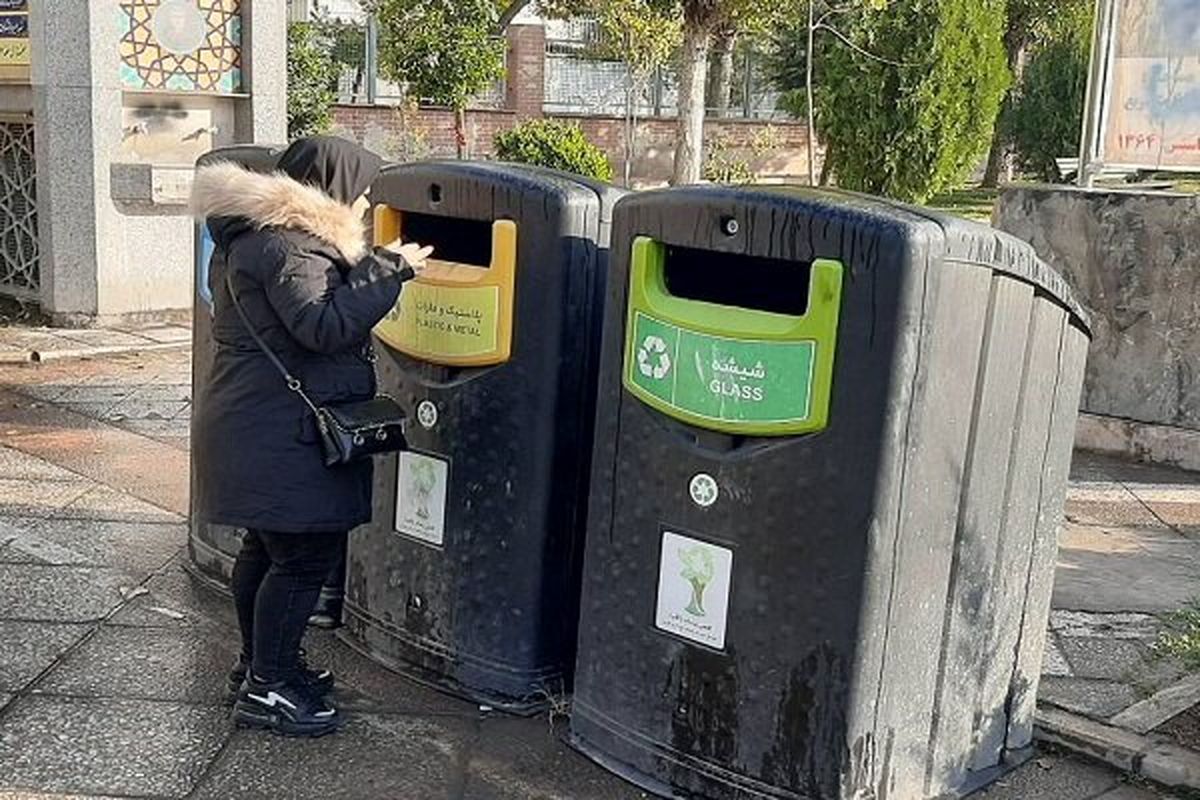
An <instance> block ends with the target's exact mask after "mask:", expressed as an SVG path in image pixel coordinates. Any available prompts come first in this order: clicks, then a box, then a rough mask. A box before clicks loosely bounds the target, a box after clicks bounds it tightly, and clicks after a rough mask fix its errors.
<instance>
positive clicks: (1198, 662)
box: [1154, 598, 1200, 672]
mask: <svg viewBox="0 0 1200 800" xmlns="http://www.w3.org/2000/svg"><path fill="white" fill-rule="evenodd" d="M1162 623H1163V629H1162V631H1161V632H1159V634H1158V641H1156V642H1155V643H1154V652H1155V653H1156V654H1158V655H1161V656H1165V657H1168V658H1175V659H1178V660H1179V662H1180V663H1181V664H1183V666H1184V668H1186V669H1187V670H1188V671H1189V672H1200V598H1197V599H1195V600H1192V601H1191V602H1190V603H1188V604H1187V605H1186V606H1184V607H1183V608H1181V609H1179V610H1178V611H1172V612H1171V613H1170V614H1164V615H1163V617H1162Z"/></svg>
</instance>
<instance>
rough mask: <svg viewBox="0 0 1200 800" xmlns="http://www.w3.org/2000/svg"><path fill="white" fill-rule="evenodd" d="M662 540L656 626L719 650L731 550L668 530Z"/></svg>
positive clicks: (726, 611) (726, 610) (722, 642)
mask: <svg viewBox="0 0 1200 800" xmlns="http://www.w3.org/2000/svg"><path fill="white" fill-rule="evenodd" d="M662 536H663V539H662V550H661V561H660V563H659V572H658V600H657V603H656V609H655V617H654V624H655V627H657V628H658V629H659V630H661V631H666V632H667V633H671V634H674V635H676V636H679V637H682V638H684V639H687V640H689V641H692V642H696V643H698V644H702V645H704V646H706V647H711V648H714V649H716V650H722V649H724V648H725V626H726V622H727V617H728V614H729V600H730V586H731V585H732V578H733V551H732V550H730V549H729V548H728V547H722V546H720V545H717V544H713V543H711V542H705V541H702V540H700V539H695V538H692V537H691V536H684V535H683V534H679V533H674V532H672V531H663V535H662Z"/></svg>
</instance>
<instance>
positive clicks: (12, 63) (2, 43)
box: [0, 39, 30, 67]
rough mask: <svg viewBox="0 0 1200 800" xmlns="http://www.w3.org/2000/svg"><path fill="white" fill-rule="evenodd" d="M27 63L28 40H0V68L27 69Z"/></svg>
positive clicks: (28, 56) (28, 57)
mask: <svg viewBox="0 0 1200 800" xmlns="http://www.w3.org/2000/svg"><path fill="white" fill-rule="evenodd" d="M29 61H30V48H29V40H28V39H0V66H5V67H27V66H29Z"/></svg>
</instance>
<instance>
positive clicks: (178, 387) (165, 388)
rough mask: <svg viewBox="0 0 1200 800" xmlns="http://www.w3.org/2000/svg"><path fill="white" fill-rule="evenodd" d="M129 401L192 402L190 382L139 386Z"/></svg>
mask: <svg viewBox="0 0 1200 800" xmlns="http://www.w3.org/2000/svg"><path fill="white" fill-rule="evenodd" d="M129 399H130V401H132V402H140V403H184V404H190V403H191V401H192V386H191V382H190V381H188V382H184V383H147V384H145V385H143V386H139V387H138V388H137V389H136V390H135V391H134V392H133V394H132V395H131V396H130V398H129Z"/></svg>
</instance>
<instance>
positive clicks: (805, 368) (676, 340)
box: [628, 312, 816, 425]
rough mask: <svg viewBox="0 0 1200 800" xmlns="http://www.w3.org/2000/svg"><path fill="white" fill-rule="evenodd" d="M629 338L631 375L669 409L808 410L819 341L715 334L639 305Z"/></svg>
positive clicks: (709, 416)
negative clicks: (658, 316)
mask: <svg viewBox="0 0 1200 800" xmlns="http://www.w3.org/2000/svg"><path fill="white" fill-rule="evenodd" d="M630 345H631V347H632V348H633V349H634V351H635V352H634V353H633V357H632V358H630V359H629V375H628V380H629V382H630V383H632V384H633V385H634V386H635V387H637V388H638V389H641V390H642V392H644V393H646V394H648V395H650V396H652V397H654V398H657V399H658V400H659V401H660V402H661V403H662V404H664V405H666V406H667V407H669V408H670V409H671V410H674V411H679V412H683V413H684V414H686V415H689V416H692V417H698V418H700V419H704V420H709V421H712V422H718V423H720V422H733V423H758V424H784V425H786V424H789V423H795V422H803V421H804V420H807V419H808V417H809V413H810V409H811V408H812V389H813V366H814V358H813V356H814V353H815V351H816V343H815V342H811V341H800V342H778V341H763V340H755V339H735V338H729V337H722V336H713V335H710V334H705V333H698V332H696V331H691V330H688V329H686V328H682V327H680V326H678V325H672V324H670V323H668V322H664V321H662V320H658V319H655V318H653V317H651V316H648V315H646V314H642V313H640V312H639V313H637V314H636V316H635V319H634V326H633V337H632V341H631V343H630Z"/></svg>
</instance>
